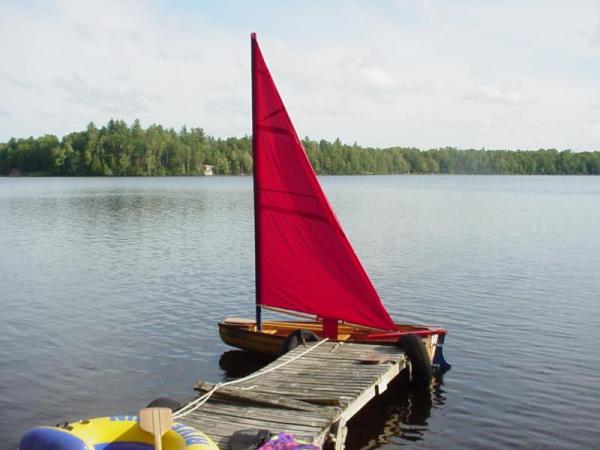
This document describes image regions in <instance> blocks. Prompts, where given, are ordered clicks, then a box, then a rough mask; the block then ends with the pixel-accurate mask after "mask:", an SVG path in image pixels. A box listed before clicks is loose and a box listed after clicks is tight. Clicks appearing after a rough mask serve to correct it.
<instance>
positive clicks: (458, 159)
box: [0, 120, 600, 176]
mask: <svg viewBox="0 0 600 450" xmlns="http://www.w3.org/2000/svg"><path fill="white" fill-rule="evenodd" d="M303 144H304V148H305V149H306V151H307V153H308V156H309V158H310V161H311V163H312V164H313V167H314V168H315V170H316V172H317V173H319V174H332V175H358V174H406V173H416V174H438V173H441V174H515V175H599V174H600V152H598V151H595V152H577V153H574V152H571V151H569V150H564V151H558V150H556V149H540V150H536V151H521V150H517V151H509V150H485V149H479V150H477V149H469V150H459V149H456V148H451V147H445V148H434V149H429V150H425V151H422V150H419V149H417V148H403V147H391V148H383V149H379V148H371V147H361V146H359V145H357V144H354V145H347V144H343V143H342V142H341V141H340V140H339V139H337V140H336V141H334V142H328V141H326V140H320V141H314V140H311V139H309V138H305V139H303ZM205 165H210V166H213V171H214V173H216V174H218V175H245V174H251V173H252V139H251V137H248V136H244V137H241V138H236V137H230V138H227V139H219V138H214V137H211V136H208V135H206V134H205V133H204V130H202V129H201V128H190V129H188V128H186V127H183V128H182V129H181V130H179V131H176V130H174V129H172V128H168V129H167V128H163V127H162V126H160V125H150V126H149V127H148V128H145V129H144V128H142V126H141V125H140V122H139V121H138V120H136V121H134V122H133V124H131V126H129V125H127V123H126V122H124V121H122V120H110V121H109V122H108V123H107V124H106V125H105V126H103V127H101V128H98V127H97V126H96V125H94V124H93V123H90V124H89V125H88V126H87V128H86V129H85V130H84V131H76V132H73V133H69V134H67V135H66V136H64V137H63V138H62V139H58V138H57V137H56V136H54V135H44V136H40V137H38V138H33V137H30V138H26V139H15V138H13V139H10V140H9V141H8V142H6V143H0V175H10V174H23V175H67V176H106V175H114V176H154V175H201V174H203V172H204V166H205Z"/></svg>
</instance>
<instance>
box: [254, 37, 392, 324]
mask: <svg viewBox="0 0 600 450" xmlns="http://www.w3.org/2000/svg"><path fill="white" fill-rule="evenodd" d="M251 40H252V98H253V102H252V118H253V126H252V130H253V157H254V192H255V200H254V201H255V205H254V206H255V221H256V222H255V228H256V276H257V283H256V285H257V293H256V297H257V303H258V304H259V305H262V306H271V307H275V308H281V309H285V310H289V311H298V312H302V313H308V314H314V315H316V316H319V317H321V318H325V319H335V320H343V321H346V322H350V323H354V324H360V325H366V326H371V327H374V328H379V329H381V330H394V329H395V327H394V323H393V321H392V319H391V318H390V316H389V314H388V312H387V311H386V309H385V307H384V306H383V304H382V302H381V300H380V298H379V295H378V294H377V292H376V291H375V288H374V287H373V284H372V283H371V280H370V279H369V277H368V275H367V273H366V272H365V270H364V268H363V266H362V265H361V263H360V261H359V259H358V257H357V256H356V253H354V250H353V249H352V246H351V245H350V242H349V241H348V238H347V237H346V235H345V234H344V232H343V230H342V227H341V226H340V223H339V222H338V220H337V218H336V216H335V214H334V212H333V210H332V209H331V206H330V205H329V202H328V201H327V198H326V197H325V194H324V193H323V190H322V188H321V186H320V184H319V182H318V180H317V177H316V175H315V172H314V170H313V168H312V166H311V165H310V162H309V160H308V157H307V155H306V152H305V151H304V148H303V147H302V143H301V142H300V140H299V139H298V136H297V135H296V131H295V130H294V126H293V125H292V122H291V120H290V118H289V116H288V113H287V111H286V109H285V106H284V104H283V102H282V100H281V97H280V96H279V93H278V91H277V88H276V86H275V83H274V82H273V79H272V78H271V74H270V73H269V69H268V68H267V65H266V64H265V61H264V59H263V56H262V53H261V51H260V48H259V46H258V42H257V40H256V35H255V34H252V38H251Z"/></svg>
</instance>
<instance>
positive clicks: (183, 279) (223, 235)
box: [0, 176, 600, 450]
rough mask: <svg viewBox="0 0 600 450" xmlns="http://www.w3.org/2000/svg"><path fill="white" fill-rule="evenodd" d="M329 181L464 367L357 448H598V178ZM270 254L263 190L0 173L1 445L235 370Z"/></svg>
mask: <svg viewBox="0 0 600 450" xmlns="http://www.w3.org/2000/svg"><path fill="white" fill-rule="evenodd" d="M322 182H323V185H324V188H325V190H326V192H327V194H328V195H329V197H330V200H331V202H332V204H333V205H334V208H335V209H336V211H337V213H338V216H339V217H340V220H341V222H342V224H343V225H344V227H345V229H346V232H347V234H348V235H349V237H350V240H351V242H352V243H353V245H354V247H355V249H356V251H357V253H358V254H359V256H360V257H361V259H362V261H363V263H364V265H365V266H366V268H367V271H368V272H369V273H370V275H371V277H372V278H373V281H374V283H375V285H376V287H377V289H378V290H379V292H380V294H381V296H382V297H383V299H384V302H385V304H386V305H387V307H388V309H389V310H390V311H391V313H392V316H393V317H394V318H395V319H397V320H398V321H408V322H420V323H431V324H440V325H443V326H445V327H446V328H448V329H449V330H450V335H449V336H448V339H447V341H446V348H445V353H446V357H447V359H448V360H449V361H450V362H451V363H452V364H453V369H452V370H451V371H450V372H449V373H447V374H446V375H445V377H444V379H443V380H441V381H439V382H438V383H437V384H436V386H434V388H433V389H432V391H431V392H428V393H426V394H423V393H406V392H403V391H400V390H398V389H395V390H394V389H392V390H391V391H390V392H389V394H388V395H386V396H385V398H383V399H380V400H378V401H377V403H376V404H374V405H372V407H371V408H370V409H368V410H367V411H365V413H364V414H362V415H361V416H360V417H359V418H357V420H355V421H353V423H352V427H351V430H350V435H349V440H350V442H349V448H350V449H351V450H358V449H361V448H369V449H371V448H380V449H384V448H385V449H398V448H400V447H406V448H440V449H441V448H482V449H483V448H490V449H505V448H506V449H508V448H565V449H572V448H600V375H599V374H600V351H599V350H598V330H599V328H600V304H599V300H598V293H599V292H600V178H585V177H500V176H497V177H486V176H471V177H461V176H453V177H450V176H438V177H435V176H432V177H429V176H423V177H412V176H404V177H401V176H398V177H396V176H389V177H324V178H322ZM253 250H254V247H253V235H252V194H251V179H250V178H135V179H132V178H86V179H77V178H69V179H61V178H50V179H48V178H38V179H28V178H0V308H1V312H0V314H1V317H2V325H3V327H2V332H1V333H0V436H1V437H0V441H2V444H0V446H2V447H3V448H15V447H16V445H17V442H18V439H19V437H20V436H21V435H22V433H23V432H24V431H25V430H26V429H27V428H29V427H31V426H35V425H42V424H55V423H57V422H59V421H65V420H74V419H78V418H83V417H93V416H105V415H109V414H117V413H135V412H136V411H137V410H138V409H139V408H140V407H142V406H144V405H145V404H146V403H147V402H148V401H150V400H152V399H153V398H155V397H158V396H161V395H168V396H170V397H173V398H176V399H179V400H186V399H188V398H190V397H191V396H193V391H192V385H193V383H194V381H195V380H196V379H197V378H203V379H206V380H211V381H220V380H222V379H223V378H224V377H227V376H230V375H232V374H231V373H227V372H225V370H224V369H222V368H221V367H220V366H219V360H220V358H221V355H222V354H223V353H224V352H226V351H227V350H228V348H227V347H226V346H225V345H223V344H222V343H221V342H220V340H219V337H218V334H217V328H216V322H217V321H218V320H219V319H222V318H223V317H225V316H231V315H233V316H251V315H252V313H253V295H254V281H253V279H254V278H253V277H254V268H253V263H254V260H253ZM249 365H250V363H249ZM242 370H244V368H242Z"/></svg>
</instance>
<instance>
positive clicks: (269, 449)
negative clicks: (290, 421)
mask: <svg viewBox="0 0 600 450" xmlns="http://www.w3.org/2000/svg"><path fill="white" fill-rule="evenodd" d="M258 449H259V450H321V449H320V448H319V447H317V446H316V445H312V444H302V443H300V442H298V441H297V440H296V438H294V436H292V435H291V434H286V433H279V434H278V435H276V436H273V437H272V438H271V439H269V440H268V441H267V442H265V443H264V444H263V445H261V446H260V447H258Z"/></svg>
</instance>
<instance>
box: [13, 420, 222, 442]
mask: <svg viewBox="0 0 600 450" xmlns="http://www.w3.org/2000/svg"><path fill="white" fill-rule="evenodd" d="M161 442H162V448H163V449H164V450H219V448H218V447H217V445H216V444H215V443H214V442H213V441H212V440H211V439H210V438H209V437H208V436H206V435H205V434H204V433H201V432H200V431H198V430H196V429H195V428H192V427H189V426H187V425H183V424H181V423H174V424H173V426H172V427H170V429H169V430H168V431H167V432H166V433H165V434H164V435H163V436H162V439H161ZM153 444H155V440H154V438H153V436H152V434H150V433H148V432H146V431H144V430H143V429H142V428H141V427H140V423H139V419H138V416H135V415H134V416H112V417H99V418H95V419H86V420H80V421H78V422H70V423H65V424H64V425H61V426H56V427H36V428H33V429H31V430H30V431H28V432H27V433H26V434H25V435H24V436H23V438H22V439H21V443H20V444H19V450H103V449H106V450H108V449H110V450H150V449H152V448H155V447H154V445H153Z"/></svg>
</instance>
